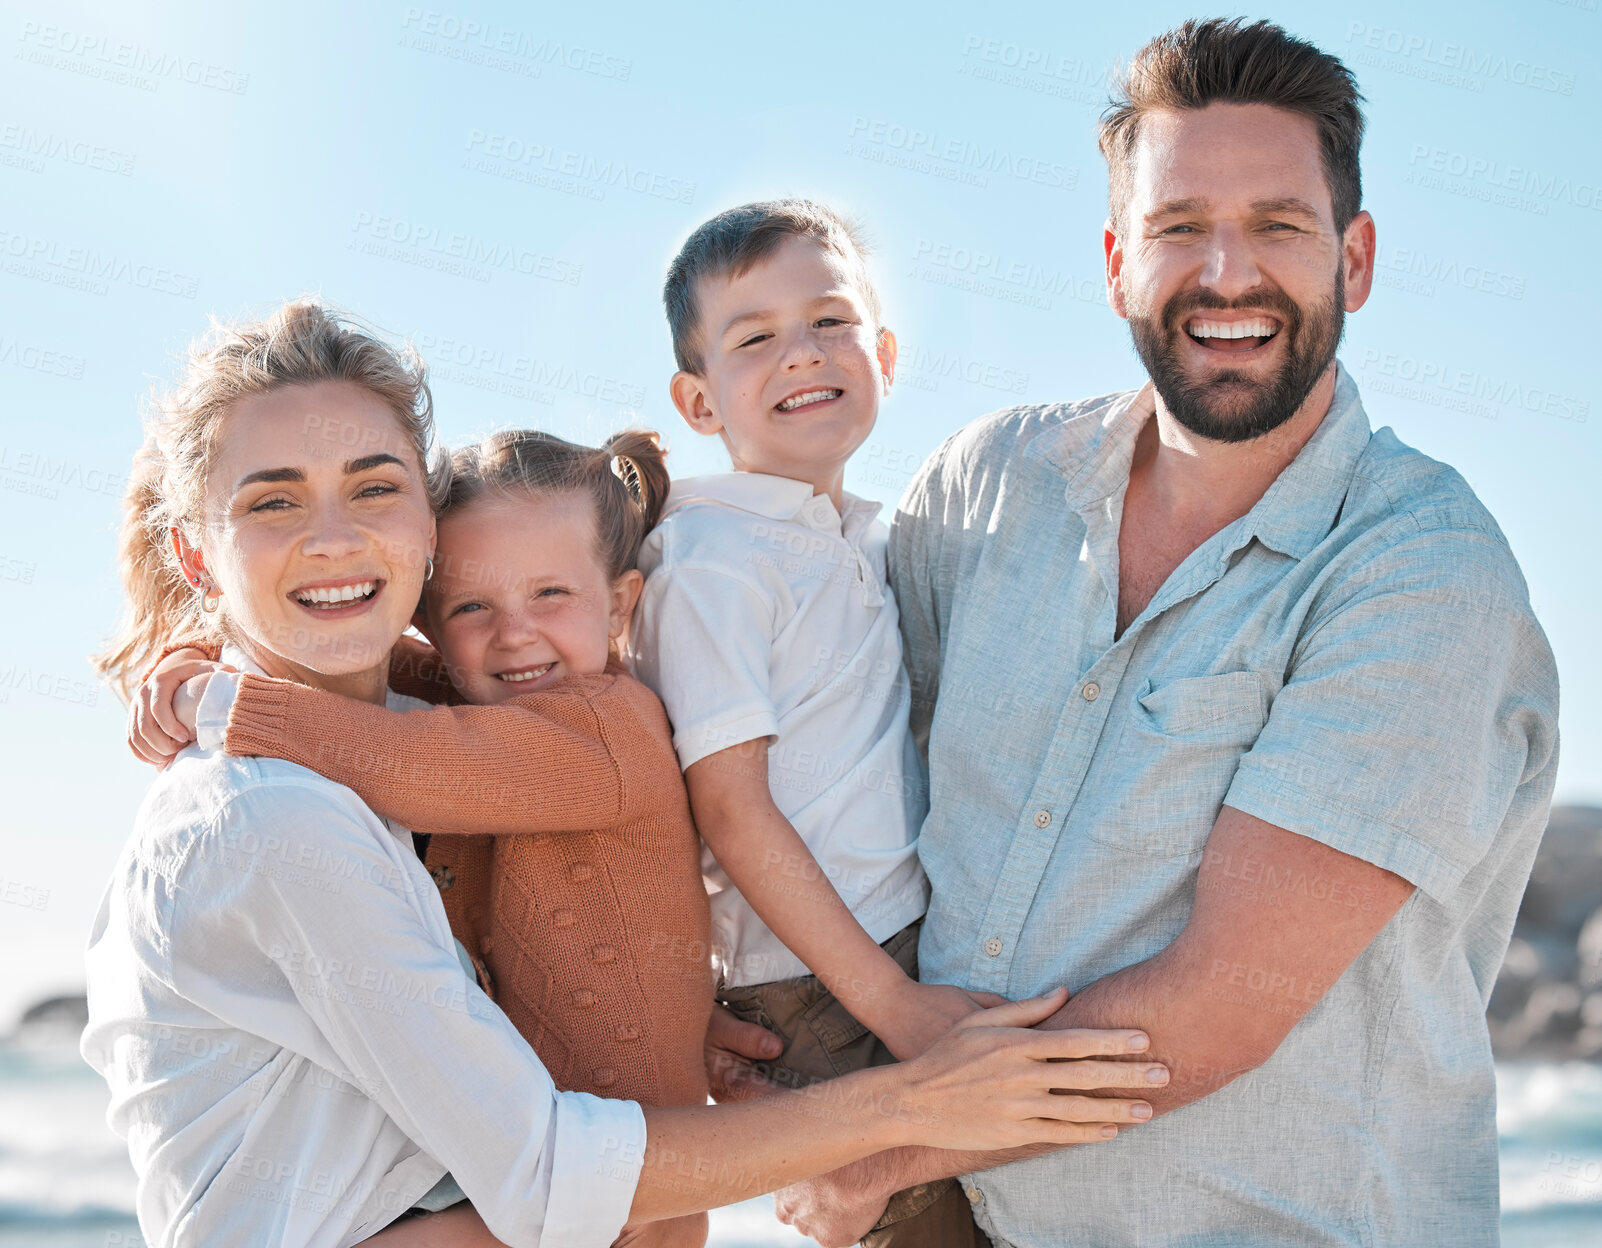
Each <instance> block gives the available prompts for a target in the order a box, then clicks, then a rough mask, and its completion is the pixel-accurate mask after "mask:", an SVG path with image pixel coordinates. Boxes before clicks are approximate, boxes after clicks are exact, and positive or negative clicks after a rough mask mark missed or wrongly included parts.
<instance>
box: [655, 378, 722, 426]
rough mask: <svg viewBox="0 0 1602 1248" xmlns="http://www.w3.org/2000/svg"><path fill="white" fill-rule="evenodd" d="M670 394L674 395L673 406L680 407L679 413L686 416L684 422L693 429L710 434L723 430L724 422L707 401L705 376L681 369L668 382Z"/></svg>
mask: <svg viewBox="0 0 1602 1248" xmlns="http://www.w3.org/2000/svg"><path fill="white" fill-rule="evenodd" d="M668 394H669V395H670V396H672V399H673V406H674V407H676V408H678V409H679V415H680V416H682V417H684V423H685V424H687V425H689V426H690V428H691V429H694V430H695V431H696V432H697V433H704V434H707V435H708V436H711V435H712V434H717V433H722V432H723V422H722V421H720V420H719V419H718V417H717V413H716V412H714V411H713V410H712V407H711V405H710V404H709V403H708V402H707V385H706V378H705V377H702V376H701V375H700V374H698V373H687V372H685V371H684V370H682V369H680V370H679V371H678V372H676V373H674V374H673V380H672V381H670V382H668Z"/></svg>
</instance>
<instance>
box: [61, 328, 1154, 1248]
mask: <svg viewBox="0 0 1602 1248" xmlns="http://www.w3.org/2000/svg"><path fill="white" fill-rule="evenodd" d="M430 436H431V409H430V400H429V396H428V391H427V387H426V385H425V384H424V381H423V377H422V372H421V367H420V365H418V364H417V363H416V361H415V360H413V359H411V358H409V357H405V356H402V355H400V354H398V353H396V352H395V351H393V350H392V349H391V348H389V347H388V346H387V345H385V344H384V343H382V342H381V341H379V340H378V339H377V338H375V337H373V336H372V335H370V334H368V333H365V332H363V331H362V330H360V329H358V328H356V327H354V326H353V325H352V324H350V323H349V322H348V321H347V320H345V319H343V318H341V317H339V316H337V315H336V314H334V313H332V312H330V311H329V310H327V309H325V308H323V307H321V306H320V305H318V304H316V303H314V302H301V303H295V304H290V305H288V306H286V307H285V308H283V309H282V310H281V311H280V312H279V313H277V314H276V315H275V316H273V317H271V318H270V319H268V320H266V321H264V322H261V323H258V324H250V325H243V326H238V327H233V328H221V329H219V330H218V331H217V333H216V336H215V338H214V340H213V341H212V342H210V343H209V344H203V345H200V346H197V347H196V349H195V350H194V351H192V353H191V358H190V367H189V372H188V376H187V378H186V380H185V382H184V384H183V386H182V387H181V388H180V389H179V390H178V391H177V392H175V393H174V394H173V395H172V396H170V398H168V399H167V400H166V401H165V402H164V403H163V405H162V406H161V408H160V410H159V411H158V413H157V419H156V420H155V422H154V424H153V428H152V432H151V437H150V439H149V440H148V441H147V443H146V446H145V447H144V449H143V450H142V451H141V453H140V457H139V460H138V462H137V465H136V473H135V483H134V485H133V487H132V490H131V494H130V498H129V514H128V516H127V519H126V522H125V526H124V536H123V550H122V572H123V579H124V583H125V586H126V588H127V591H128V594H129V598H130V601H131V605H132V612H131V619H130V621H129V624H128V626H127V629H126V631H125V633H124V634H123V636H121V637H120V638H118V640H117V641H116V642H115V643H114V644H113V646H112V647H111V648H110V649H109V650H108V652H107V653H106V654H105V655H104V656H103V657H102V659H101V668H102V670H103V671H104V672H105V673H106V674H107V675H108V676H110V677H111V678H112V679H113V680H115V681H117V682H118V683H119V684H121V685H122V687H124V688H125V689H126V687H127V684H128V681H129V679H130V678H131V677H132V678H136V677H137V676H138V675H139V673H140V672H141V671H142V670H143V669H144V668H145V666H147V665H148V663H149V662H150V661H151V660H152V659H154V658H155V657H156V655H157V654H158V653H159V651H160V648H161V646H162V645H163V644H164V642H165V641H166V640H167V639H168V638H171V637H181V636H191V635H194V634H195V633H196V632H197V631H198V632H202V633H205V634H207V635H210V636H212V637H213V638H216V639H219V640H222V641H223V642H225V651H224V653H225V656H226V657H227V658H228V659H229V660H230V661H231V662H233V663H234V664H235V665H236V666H239V667H243V668H246V669H248V670H255V671H259V672H262V673H265V674H267V675H272V676H281V677H288V678H292V679H295V680H299V681H303V682H305V683H307V684H311V685H314V686H317V687H320V688H323V689H327V690H331V691H333V692H337V693H341V694H343V695H345V696H347V697H352V698H358V699H365V700H368V701H372V702H380V701H384V700H386V699H387V700H388V701H389V703H390V705H392V706H396V705H401V704H402V700H399V699H397V698H396V697H395V695H389V694H388V692H387V690H386V687H385V680H386V674H387V670H388V658H389V652H390V650H391V648H392V647H393V646H394V645H395V643H396V642H397V640H398V639H399V637H400V635H401V633H402V631H403V630H404V629H405V627H406V624H407V621H408V620H409V619H410V617H411V615H412V612H413V609H414V608H415V607H416V605H417V602H418V597H419V593H420V591H421V588H422V585H423V582H424V581H425V579H426V578H427V576H428V574H429V571H430V566H431V557H432V552H433V542H434V521H433V510H432V504H433V501H434V499H433V498H432V495H431V488H432V486H431V480H430V477H429V474H428V471H427V469H426V467H425V465H426V462H427V452H428V447H429V441H430ZM88 972H89V1008H90V1021H89V1026H88V1028H87V1029H86V1031H85V1033H84V1040H83V1053H84V1056H85V1058H86V1059H87V1060H88V1061H89V1062H90V1064H91V1065H93V1066H95V1068H96V1069H98V1070H99V1071H100V1072H101V1073H102V1074H103V1075H104V1076H105V1077H106V1079H107V1080H108V1082H109V1083H110V1085H111V1089H112V1103H111V1109H110V1120H111V1123H112V1126H113V1127H114V1128H115V1129H116V1130H117V1131H119V1133H121V1134H122V1135H124V1136H125V1138H127V1140H128V1144H129V1149H130V1153H131V1155H132V1158H133V1162H134V1167H135V1170H136V1171H137V1172H138V1175H139V1192H138V1210H139V1218H140V1223H141V1228H142V1230H143V1232H144V1234H145V1236H146V1238H147V1239H148V1240H149V1241H150V1242H151V1243H152V1244H160V1245H168V1244H189V1243H195V1244H208V1245H210V1244H229V1245H234V1244H254V1243H260V1244H273V1245H297V1244H307V1245H311V1244H317V1245H322V1244H327V1245H347V1244H354V1243H358V1242H362V1241H364V1240H369V1239H377V1240H378V1241H380V1242H381V1243H382V1244H383V1245H384V1248H404V1246H405V1245H410V1244H423V1243H428V1244H464V1245H466V1244H493V1243H495V1242H497V1239H498V1240H499V1241H502V1242H506V1243H512V1244H539V1243H542V1242H543V1243H545V1244H554V1243H561V1244H568V1243H573V1244H596V1245H604V1244H607V1243H609V1242H611V1241H612V1240H613V1238H614V1237H615V1236H617V1235H618V1234H619V1232H620V1231H621V1230H622V1229H623V1228H624V1227H625V1224H626V1223H628V1222H633V1223H636V1224H638V1223H643V1222H649V1221H654V1220H657V1219H661V1218H666V1217H674V1216H679V1215H683V1214H687V1213H693V1212H696V1211H698V1210H704V1209H707V1208H710V1207H713V1206H716V1205H720V1204H724V1203H727V1202H729V1201H733V1200H739V1199H742V1198H744V1197H747V1196H750V1195H754V1194H756V1193H759V1192H763V1191H769V1190H772V1189H774V1188H776V1187H779V1186H782V1185H784V1184H787V1183H790V1182H793V1181H796V1180H799V1179H801V1178H804V1177H808V1176H810V1175H813V1174H817V1173H820V1172H822V1171H824V1170H827V1169H832V1168H834V1167H836V1166H839V1165H842V1164H845V1163H847V1162H849V1161H852V1160H855V1159H857V1158H859V1157H862V1156H865V1155H867V1154H868V1153H871V1152H875V1151H878V1150H880V1149H884V1148H888V1147H895V1146H900V1145H904V1144H912V1143H925V1144H941V1145H945V1146H948V1147H957V1148H979V1147H987V1148H993V1147H1006V1146H1011V1145H1016V1144H1021V1143H1025V1142H1031V1141H1041V1142H1055V1143H1070V1142H1080V1141H1088V1140H1093V1139H1100V1138H1105V1133H1106V1132H1107V1131H1115V1128H1113V1127H1111V1126H1105V1125H1102V1124H1112V1123H1129V1122H1133V1121H1135V1120H1136V1119H1135V1117H1134V1110H1135V1105H1136V1104H1137V1102H1131V1101H1124V1100H1114V1099H1108V1100H1090V1099H1086V1098H1078V1097H1060V1096H1058V1097H1054V1096H1052V1094H1051V1089H1052V1087H1053V1086H1055V1087H1057V1088H1064V1087H1086V1088H1089V1087H1122V1086H1147V1084H1146V1078H1145V1075H1146V1071H1147V1069H1148V1068H1149V1064H1148V1063H1145V1062H1117V1061H1113V1062H1105V1063H1096V1062H1087V1063H1079V1064H1076V1065H1073V1066H1052V1067H1048V1066H1046V1065H1045V1061H1046V1059H1048V1058H1078V1057H1086V1056H1090V1055H1093V1054H1097V1053H1108V1052H1134V1051H1137V1047H1136V1046H1137V1045H1138V1039H1137V1033H1128V1032H1098V1033H1075V1032H1054V1033H1033V1032H1027V1031H1021V1030H1014V1029H1015V1028H1021V1027H1027V1026H1029V1025H1030V1024H1032V1023H1034V1022H1037V1021H1039V1020H1040V1019H1042V1018H1044V1017H1046V1016H1047V1015H1048V1014H1050V1013H1051V1012H1052V1010H1054V1009H1055V1008H1056V1007H1057V1006H1059V1005H1060V1004H1061V995H1060V994H1056V995H1054V996H1052V997H1048V998H1043V999H1040V1000H1037V1001H1033V1002H1020V1003H1017V1004H1015V1005H1009V1006H1003V1007H1000V1008H998V1009H996V1010H991V1011H987V1012H986V1013H984V1014H980V1015H976V1016H975V1017H974V1020H973V1021H972V1022H971V1023H970V1024H969V1025H966V1026H963V1027H960V1028H958V1029H956V1030H954V1031H953V1033H952V1034H950V1035H949V1036H947V1037H946V1038H945V1039H944V1040H942V1041H941V1042H940V1043H939V1044H937V1045H936V1046H935V1047H934V1048H933V1049H931V1050H930V1051H929V1052H928V1053H926V1054H925V1055H924V1056H923V1057H921V1058H919V1059H918V1060H916V1061H913V1062H908V1063H905V1064H903V1065H900V1066H894V1067H886V1068H882V1069H879V1070H873V1071H865V1072H862V1073H860V1074H857V1075H852V1076H850V1077H848V1078H846V1079H841V1080H837V1081H835V1082H833V1083H831V1084H827V1085H820V1087H819V1088H817V1089H812V1090H808V1091H801V1092H791V1093H784V1094H780V1095H776V1096H773V1097H769V1098H767V1099H764V1100H761V1101H755V1102H751V1103H747V1104H743V1105H728V1106H719V1107H707V1108H675V1109H655V1108H652V1109H645V1110H642V1109H641V1107H640V1106H638V1105H637V1104H634V1103H633V1102H627V1101H605V1100H600V1099H598V1098H595V1097H591V1096H587V1095H584V1094H580V1093H564V1092H558V1091H556V1089H555V1088H554V1086H553V1084H552V1083H551V1080H550V1077H549V1076H548V1074H547V1073H546V1071H545V1069H544V1068H543V1067H542V1066H541V1065H540V1063H539V1061H538V1059H537V1058H536V1057H535V1056H534V1054H533V1052H532V1050H530V1049H529V1047H528V1046H527V1044H525V1043H524V1042H523V1040H522V1039H521V1038H520V1037H519V1036H518V1035H517V1033H516V1032H515V1030H514V1029H513V1028H512V1026H511V1024H510V1023H509V1022H508V1021H507V1020H506V1018H505V1017H504V1015H502V1014H501V1013H500V1012H499V1011H498V1010H497V1009H496V1008H495V1007H494V1006H493V1005H492V1004H491V1003H490V1002H489V1000H488V999H487V998H486V997H485V996H484V995H483V994H482V993H481V992H479V990H478V989H477V987H476V985H475V984H474V983H473V982H472V980H471V978H470V976H469V975H468V973H467V972H466V971H464V968H463V966H462V964H461V963H460V961H459V960H458V958H457V954H456V948H455V945H454V943H453V941H452V938H451V935H450V931H449V927H448V925H447V923H446V918H445V912H444V909H443V906H442V904H441V901H440V898H439V895H438V893H437V892H436V891H435V889H434V886H433V884H432V883H431V881H430V880H429V878H428V875H427V873H426V871H425V870H424V868H423V866H422V864H421V863H420V862H419V861H418V859H417V857H416V855H415V854H414V853H413V852H412V845H411V839H410V836H409V834H408V833H407V831H406V829H403V828H400V827H397V826H394V825H392V824H386V823H385V822H384V821H382V820H380V819H379V818H378V817H377V816H376V815H374V814H373V812H372V811H371V810H369V809H368V808H367V807H366V806H364V805H363V804H362V803H361V802H360V801H359V800H358V799H357V798H356V797H355V795H354V794H353V793H352V792H351V791H350V790H349V789H346V788H343V787H341V786H339V785H336V784H333V783H332V782H330V781H328V780H325V779H323V778H322V777H321V776H318V775H316V774H315V773H313V772H311V771H308V770H307V769H305V768H301V767H298V766H296V765H294V764H291V763H285V762H282V761H279V760H272V759H252V758H230V757H228V756H226V755H223V754H221V753H217V752H210V751H201V750H199V749H192V750H188V751H185V752H184V753H183V754H182V755H181V756H180V757H179V758H178V759H177V761H176V762H175V763H174V764H173V765H172V766H171V767H169V768H167V769H166V770H165V771H164V772H163V773H162V775H161V776H160V778H159V779H158V780H157V781H156V783H155V785H154V786H153V788H152V791H151V793H150V795H149V796H148V798H147V799H146V801H145V803H144V805H143V807H142V808H141V810H140V814H139V818H138V822H137V824H136V826H135V830H134V834H133V836H132V837H131V838H130V840H129V842H128V844H127V846H126V847H125V849H124V851H123V854H122V856H121V858H120V859H119V861H118V864H117V867H116V868H115V870H114V873H113V876H112V880H111V882H110V884H109V886H108V888H107V891H106V894H105V897H104V899H103V901H102V904H101V908H100V913H99V915H98V917H97V920H96V923H95V927H94V931H93V934H92V936H91V941H90V947H89V953H88ZM1109 1046H1113V1047H1109ZM464 1196H465V1199H463V1197H464ZM419 1208H421V1209H428V1210H433V1209H440V1208H446V1212H444V1213H441V1214H439V1215H438V1216H436V1217H430V1218H426V1219H403V1215H405V1214H407V1213H409V1212H411V1211H413V1210H414V1209H419ZM397 1219H403V1220H400V1221H399V1222H398V1223H397ZM386 1228H387V1229H386ZM492 1236H493V1238H492Z"/></svg>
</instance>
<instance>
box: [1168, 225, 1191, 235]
mask: <svg viewBox="0 0 1602 1248" xmlns="http://www.w3.org/2000/svg"><path fill="white" fill-rule="evenodd" d="M1195 232H1196V227H1195V226H1194V225H1171V226H1169V227H1168V228H1167V229H1166V230H1164V231H1163V233H1164V234H1194V233H1195Z"/></svg>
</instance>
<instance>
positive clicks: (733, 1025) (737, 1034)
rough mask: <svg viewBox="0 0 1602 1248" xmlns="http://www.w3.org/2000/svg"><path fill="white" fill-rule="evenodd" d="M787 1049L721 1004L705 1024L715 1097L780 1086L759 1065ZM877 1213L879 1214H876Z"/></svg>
mask: <svg viewBox="0 0 1602 1248" xmlns="http://www.w3.org/2000/svg"><path fill="white" fill-rule="evenodd" d="M783 1052H784V1041H783V1040H781V1039H780V1038H779V1037H778V1036H776V1035H774V1034H773V1033H772V1032H771V1031H768V1030H767V1029H766V1028H764V1027H758V1026H757V1025H756V1024H755V1023H742V1022H741V1021H740V1020H739V1019H737V1018H735V1017H734V1015H733V1014H730V1013H729V1012H728V1011H727V1010H726V1009H724V1008H723V1007H722V1006H721V1005H714V1006H713V1007H712V1017H711V1019H710V1020H709V1021H708V1023H707V1028H706V1048H705V1058H706V1077H707V1081H708V1082H709V1083H710V1084H711V1085H712V1099H713V1100H715V1101H751V1100H755V1099H756V1098H757V1097H759V1096H766V1095H768V1094H769V1093H770V1092H777V1091H779V1090H780V1089H779V1088H778V1087H777V1086H776V1085H774V1084H773V1083H771V1082H769V1080H768V1078H767V1076H766V1075H764V1074H763V1073H762V1072H761V1071H760V1070H758V1069H757V1067H756V1063H758V1062H771V1061H773V1060H774V1059H775V1058H777V1057H778V1056H779V1054H781V1053H783ZM874 1216H875V1217H877V1216H878V1215H877V1214H875V1215H874Z"/></svg>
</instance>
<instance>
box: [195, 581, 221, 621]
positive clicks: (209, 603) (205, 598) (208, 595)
mask: <svg viewBox="0 0 1602 1248" xmlns="http://www.w3.org/2000/svg"><path fill="white" fill-rule="evenodd" d="M221 601H222V590H220V589H218V588H217V587H216V586H215V585H212V586H209V587H208V588H207V590H206V592H205V593H203V594H202V595H201V596H200V609H201V610H202V611H204V612H205V613H206V614H207V615H212V614H214V613H215V612H216V610H217V604H218V603H220V602H221Z"/></svg>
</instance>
